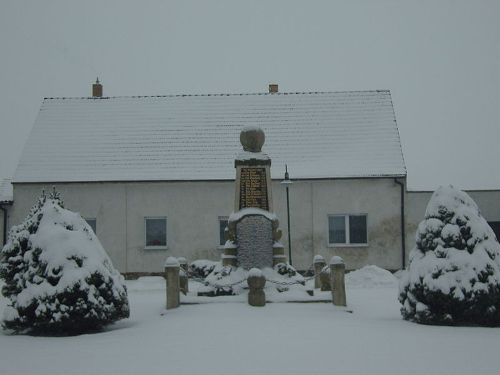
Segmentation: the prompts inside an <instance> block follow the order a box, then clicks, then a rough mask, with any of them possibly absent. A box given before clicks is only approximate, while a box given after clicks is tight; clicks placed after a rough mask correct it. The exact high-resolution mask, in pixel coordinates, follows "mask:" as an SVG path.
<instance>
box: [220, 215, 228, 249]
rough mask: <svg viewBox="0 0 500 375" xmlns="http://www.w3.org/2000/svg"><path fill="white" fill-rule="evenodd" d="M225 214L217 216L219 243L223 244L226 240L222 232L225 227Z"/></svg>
mask: <svg viewBox="0 0 500 375" xmlns="http://www.w3.org/2000/svg"><path fill="white" fill-rule="evenodd" d="M227 220H228V217H227V216H219V245H220V246H224V244H225V243H226V240H225V239H224V232H225V231H226V227H227Z"/></svg>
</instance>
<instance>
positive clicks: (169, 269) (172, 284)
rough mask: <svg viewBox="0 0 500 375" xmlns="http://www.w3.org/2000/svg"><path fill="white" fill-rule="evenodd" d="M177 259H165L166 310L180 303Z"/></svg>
mask: <svg viewBox="0 0 500 375" xmlns="http://www.w3.org/2000/svg"><path fill="white" fill-rule="evenodd" d="M179 269H180V265H179V261H178V260H177V259H176V258H174V257H168V258H167V260H166V261H165V280H166V281H167V310H169V309H175V308H176V307H179V305H180V293H179V292H180V281H179Z"/></svg>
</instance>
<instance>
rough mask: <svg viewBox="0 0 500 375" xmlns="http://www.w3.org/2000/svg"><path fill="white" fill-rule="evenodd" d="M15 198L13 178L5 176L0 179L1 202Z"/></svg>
mask: <svg viewBox="0 0 500 375" xmlns="http://www.w3.org/2000/svg"><path fill="white" fill-rule="evenodd" d="M12 198H13V189H12V183H11V180H10V179H8V178H4V179H2V180H0V202H11V201H12Z"/></svg>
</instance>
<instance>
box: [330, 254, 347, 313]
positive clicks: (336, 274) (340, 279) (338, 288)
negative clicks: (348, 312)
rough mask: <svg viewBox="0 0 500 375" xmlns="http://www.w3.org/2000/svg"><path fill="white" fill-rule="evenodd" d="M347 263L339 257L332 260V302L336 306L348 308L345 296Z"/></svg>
mask: <svg viewBox="0 0 500 375" xmlns="http://www.w3.org/2000/svg"><path fill="white" fill-rule="evenodd" d="M344 275H345V263H344V260H343V259H342V258H341V257H339V256H334V257H332V259H331V260H330V283H331V286H332V302H333V304H334V305H336V306H347V301H346V296H345V279H344Z"/></svg>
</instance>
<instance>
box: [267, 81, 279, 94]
mask: <svg viewBox="0 0 500 375" xmlns="http://www.w3.org/2000/svg"><path fill="white" fill-rule="evenodd" d="M277 92H278V84H277V83H270V84H269V94H276V93H277Z"/></svg>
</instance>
